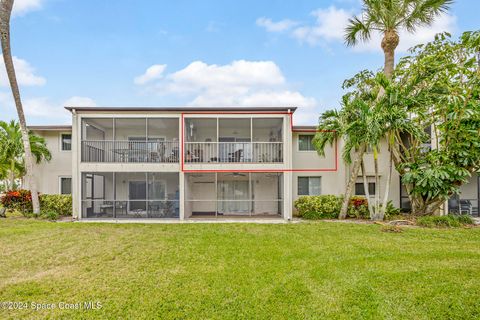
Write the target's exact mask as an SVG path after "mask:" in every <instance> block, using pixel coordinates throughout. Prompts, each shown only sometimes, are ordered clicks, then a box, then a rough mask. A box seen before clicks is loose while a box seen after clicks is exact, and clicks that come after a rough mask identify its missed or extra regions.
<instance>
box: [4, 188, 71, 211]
mask: <svg viewBox="0 0 480 320" xmlns="http://www.w3.org/2000/svg"><path fill="white" fill-rule="evenodd" d="M39 199H40V208H41V210H42V212H50V211H53V212H56V214H57V215H58V216H71V215H72V196H71V195H67V194H42V195H40V196H39ZM0 203H1V204H2V205H3V206H4V207H5V208H7V209H9V210H12V211H20V212H22V213H23V215H25V216H31V215H29V214H28V213H31V212H32V211H33V208H32V195H31V193H30V191H29V190H23V189H20V190H11V191H7V192H6V193H5V195H3V196H2V197H1V198H0Z"/></svg>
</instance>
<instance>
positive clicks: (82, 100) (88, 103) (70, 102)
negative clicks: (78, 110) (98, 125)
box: [63, 96, 97, 107]
mask: <svg viewBox="0 0 480 320" xmlns="http://www.w3.org/2000/svg"><path fill="white" fill-rule="evenodd" d="M63 105H64V106H65V107H96V106H97V103H96V102H95V101H94V100H93V99H91V98H88V97H79V96H73V97H71V98H69V99H67V100H66V101H65V102H64V103H63Z"/></svg>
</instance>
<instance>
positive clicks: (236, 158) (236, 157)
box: [228, 149, 243, 162]
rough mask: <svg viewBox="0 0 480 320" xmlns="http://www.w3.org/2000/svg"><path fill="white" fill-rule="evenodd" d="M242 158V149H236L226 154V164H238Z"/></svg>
mask: <svg viewBox="0 0 480 320" xmlns="http://www.w3.org/2000/svg"><path fill="white" fill-rule="evenodd" d="M242 156H243V149H238V150H237V151H235V152H230V153H229V154H228V162H240V160H241V159H242Z"/></svg>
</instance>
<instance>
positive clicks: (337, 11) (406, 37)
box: [257, 6, 457, 52]
mask: <svg viewBox="0 0 480 320" xmlns="http://www.w3.org/2000/svg"><path fill="white" fill-rule="evenodd" d="M354 13H355V12H354V10H353V9H351V10H345V9H341V8H337V7H335V6H330V7H328V8H320V9H317V10H315V11H313V12H312V13H311V15H312V16H314V17H315V22H314V23H311V24H301V25H299V26H297V27H295V28H292V29H291V30H290V33H289V34H290V35H291V36H292V37H293V38H295V39H297V40H299V41H300V42H301V43H307V44H309V45H311V46H317V45H319V46H324V45H325V44H329V43H332V42H341V43H343V42H344V32H345V28H346V26H347V24H348V19H349V18H350V17H352V16H353V15H354ZM261 19H264V21H267V22H268V21H270V22H271V20H270V19H268V18H261ZM284 21H285V20H284ZM456 23H457V18H456V17H455V16H453V15H448V14H443V15H441V16H439V17H437V18H436V19H435V21H434V23H433V24H432V25H431V26H429V27H421V28H418V29H417V31H416V32H415V33H409V32H407V31H406V30H400V44H399V46H398V48H397V52H405V51H407V49H408V48H410V47H412V46H415V45H417V44H420V43H426V42H428V41H431V40H433V39H434V36H435V35H436V34H437V33H441V32H445V31H447V32H450V33H452V32H454V31H455V30H456V28H457V24H456ZM257 24H259V23H258V21H257ZM380 43H381V35H380V34H378V33H375V34H373V35H372V39H370V41H368V42H367V43H360V44H359V45H357V46H356V47H355V48H353V50H354V51H375V52H377V51H381V47H380Z"/></svg>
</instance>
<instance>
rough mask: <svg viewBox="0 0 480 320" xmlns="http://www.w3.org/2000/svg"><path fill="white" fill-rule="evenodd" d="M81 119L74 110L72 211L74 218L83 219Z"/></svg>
mask: <svg viewBox="0 0 480 320" xmlns="http://www.w3.org/2000/svg"><path fill="white" fill-rule="evenodd" d="M81 130H82V128H81V121H80V119H79V116H78V115H77V113H76V112H75V110H72V213H73V218H76V219H79V220H80V219H82V213H81V208H82V206H81V203H82V202H81V197H82V195H81V192H82V188H81V183H82V182H81V177H80V172H79V161H80V155H81V148H82V147H81V138H82V137H81V136H82V134H81Z"/></svg>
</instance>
